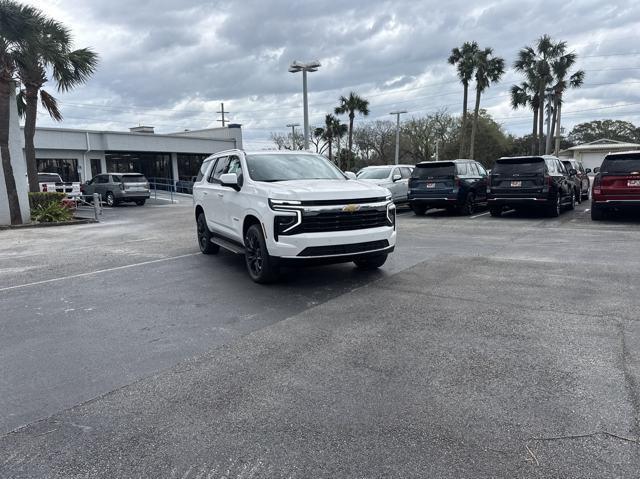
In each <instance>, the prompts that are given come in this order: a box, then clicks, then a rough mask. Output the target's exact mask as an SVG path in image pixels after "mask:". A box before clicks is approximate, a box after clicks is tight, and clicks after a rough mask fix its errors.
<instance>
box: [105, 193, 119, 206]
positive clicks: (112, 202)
mask: <svg viewBox="0 0 640 479" xmlns="http://www.w3.org/2000/svg"><path fill="white" fill-rule="evenodd" d="M105 202H106V203H107V206H109V207H112V206H115V205H116V204H117V203H116V197H115V196H113V193H111V192H110V191H108V192H107V196H106V197H105Z"/></svg>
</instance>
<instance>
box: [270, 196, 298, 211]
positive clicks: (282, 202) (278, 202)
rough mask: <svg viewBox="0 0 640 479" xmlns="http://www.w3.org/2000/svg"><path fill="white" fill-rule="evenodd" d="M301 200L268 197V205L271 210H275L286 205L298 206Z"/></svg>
mask: <svg viewBox="0 0 640 479" xmlns="http://www.w3.org/2000/svg"><path fill="white" fill-rule="evenodd" d="M301 204H302V202H300V201H297V200H275V199H271V198H269V206H270V207H271V209H272V210H277V209H280V208H285V209H286V208H287V206H294V207H295V206H300V205H301Z"/></svg>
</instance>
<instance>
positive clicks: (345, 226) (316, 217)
mask: <svg viewBox="0 0 640 479" xmlns="http://www.w3.org/2000/svg"><path fill="white" fill-rule="evenodd" d="M380 226H389V224H388V219H387V209H386V207H385V209H384V210H363V211H356V212H353V213H348V212H344V211H332V212H327V213H318V214H308V213H307V214H304V215H303V216H302V224H301V225H300V226H299V227H298V228H297V229H296V232H298V233H320V232H325V231H349V230H360V229H367V228H378V227H380Z"/></svg>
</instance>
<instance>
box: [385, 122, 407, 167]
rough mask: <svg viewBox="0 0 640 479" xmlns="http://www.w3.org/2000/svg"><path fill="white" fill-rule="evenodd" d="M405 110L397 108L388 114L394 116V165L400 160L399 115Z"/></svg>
mask: <svg viewBox="0 0 640 479" xmlns="http://www.w3.org/2000/svg"><path fill="white" fill-rule="evenodd" d="M406 112H407V111H406V110H399V111H392V112H391V113H389V115H395V116H396V165H397V164H398V162H399V161H400V115H402V114H403V113H406Z"/></svg>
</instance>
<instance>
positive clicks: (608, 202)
mask: <svg viewBox="0 0 640 479" xmlns="http://www.w3.org/2000/svg"><path fill="white" fill-rule="evenodd" d="M596 173H597V174H596V176H595V178H594V179H593V191H592V192H591V195H592V199H591V219H592V220H596V221H597V220H601V219H603V217H604V215H605V213H607V212H608V211H611V210H620V209H627V208H635V209H637V210H640V151H629V152H624V153H609V154H608V155H607V156H605V158H604V160H603V161H602V166H601V167H600V169H599V170H598V169H597V168H596Z"/></svg>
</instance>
